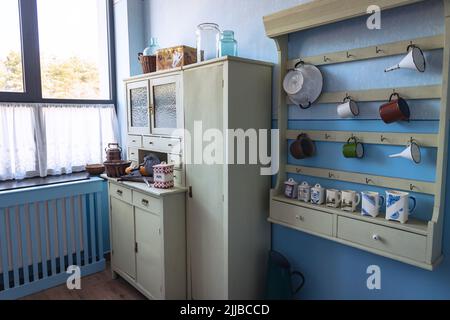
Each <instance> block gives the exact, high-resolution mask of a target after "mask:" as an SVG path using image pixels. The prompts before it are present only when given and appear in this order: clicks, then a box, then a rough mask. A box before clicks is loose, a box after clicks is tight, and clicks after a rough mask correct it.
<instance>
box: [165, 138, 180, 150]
mask: <svg viewBox="0 0 450 320" xmlns="http://www.w3.org/2000/svg"><path fill="white" fill-rule="evenodd" d="M160 148H161V150H164V151H166V152H171V153H180V152H181V140H180V139H174V138H161V140H160Z"/></svg>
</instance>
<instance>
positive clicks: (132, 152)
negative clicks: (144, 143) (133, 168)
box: [128, 148, 139, 161]
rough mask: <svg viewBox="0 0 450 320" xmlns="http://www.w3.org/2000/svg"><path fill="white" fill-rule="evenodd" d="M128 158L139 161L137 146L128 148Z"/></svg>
mask: <svg viewBox="0 0 450 320" xmlns="http://www.w3.org/2000/svg"><path fill="white" fill-rule="evenodd" d="M128 160H131V161H139V149H138V148H128Z"/></svg>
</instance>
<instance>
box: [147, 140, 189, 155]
mask: <svg viewBox="0 0 450 320" xmlns="http://www.w3.org/2000/svg"><path fill="white" fill-rule="evenodd" d="M143 145H144V148H146V149H151V150H157V151H162V152H168V153H180V152H181V140H180V139H175V138H165V137H154V136H148V137H144V139H143Z"/></svg>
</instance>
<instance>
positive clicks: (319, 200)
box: [311, 184, 325, 204]
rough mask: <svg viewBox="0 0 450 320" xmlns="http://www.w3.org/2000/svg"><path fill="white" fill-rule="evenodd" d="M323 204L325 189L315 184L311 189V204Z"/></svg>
mask: <svg viewBox="0 0 450 320" xmlns="http://www.w3.org/2000/svg"><path fill="white" fill-rule="evenodd" d="M324 202H325V188H322V186H321V185H320V184H316V185H315V186H314V187H312V188H311V203H313V204H323V203H324Z"/></svg>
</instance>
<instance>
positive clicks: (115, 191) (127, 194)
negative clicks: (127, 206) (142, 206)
mask: <svg viewBox="0 0 450 320" xmlns="http://www.w3.org/2000/svg"><path fill="white" fill-rule="evenodd" d="M109 194H110V195H111V197H114V198H117V199H120V200H122V201H125V202H128V203H131V190H130V189H128V188H125V187H122V186H120V185H117V184H115V183H111V182H110V183H109Z"/></svg>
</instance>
